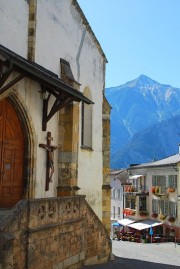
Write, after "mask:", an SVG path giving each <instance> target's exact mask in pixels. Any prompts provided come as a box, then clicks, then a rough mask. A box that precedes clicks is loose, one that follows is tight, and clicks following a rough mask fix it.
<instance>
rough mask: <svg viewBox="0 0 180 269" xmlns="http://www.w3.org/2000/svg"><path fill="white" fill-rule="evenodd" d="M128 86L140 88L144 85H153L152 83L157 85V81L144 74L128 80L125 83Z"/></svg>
mask: <svg viewBox="0 0 180 269" xmlns="http://www.w3.org/2000/svg"><path fill="white" fill-rule="evenodd" d="M125 85H126V86H128V87H130V88H131V87H137V88H141V87H143V88H144V87H146V86H154V85H159V83H158V82H157V81H155V80H153V79H151V78H149V77H148V76H146V75H140V76H139V77H138V78H136V79H134V80H132V81H129V82H127V83H126V84H125Z"/></svg>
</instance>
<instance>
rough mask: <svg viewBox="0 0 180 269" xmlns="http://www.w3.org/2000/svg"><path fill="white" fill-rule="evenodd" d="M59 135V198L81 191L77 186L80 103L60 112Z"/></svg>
mask: <svg viewBox="0 0 180 269" xmlns="http://www.w3.org/2000/svg"><path fill="white" fill-rule="evenodd" d="M59 134H60V140H59V148H60V151H59V160H58V166H59V173H58V187H57V194H58V196H68V195H75V194H76V191H77V190H79V188H78V186H77V178H78V142H79V103H73V104H71V105H69V106H67V107H65V108H64V109H62V110H61V111H60V115H59Z"/></svg>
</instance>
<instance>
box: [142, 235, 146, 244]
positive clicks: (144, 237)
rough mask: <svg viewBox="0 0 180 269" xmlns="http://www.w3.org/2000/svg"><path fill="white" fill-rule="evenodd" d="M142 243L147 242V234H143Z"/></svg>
mask: <svg viewBox="0 0 180 269" xmlns="http://www.w3.org/2000/svg"><path fill="white" fill-rule="evenodd" d="M141 243H146V236H145V235H142V236H141Z"/></svg>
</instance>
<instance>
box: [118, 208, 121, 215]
mask: <svg viewBox="0 0 180 269" xmlns="http://www.w3.org/2000/svg"><path fill="white" fill-rule="evenodd" d="M120 215H121V208H120V207H118V217H120Z"/></svg>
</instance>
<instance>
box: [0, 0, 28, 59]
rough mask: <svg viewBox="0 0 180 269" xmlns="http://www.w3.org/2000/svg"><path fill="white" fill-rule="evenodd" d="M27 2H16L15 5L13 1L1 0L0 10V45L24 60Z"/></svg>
mask: <svg viewBox="0 0 180 269" xmlns="http://www.w3.org/2000/svg"><path fill="white" fill-rule="evenodd" d="M7 2H8V4H7ZM27 2H28V1H25V0H23V1H22V0H16V4H15V3H14V0H8V1H7V0H1V8H0V37H1V38H0V43H1V45H3V46H5V47H7V48H8V49H11V50H13V51H14V52H16V53H17V54H19V55H21V56H23V57H25V58H26V57H27V39H28V16H29V6H28V3H27ZM11 7H12V8H11Z"/></svg>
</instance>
